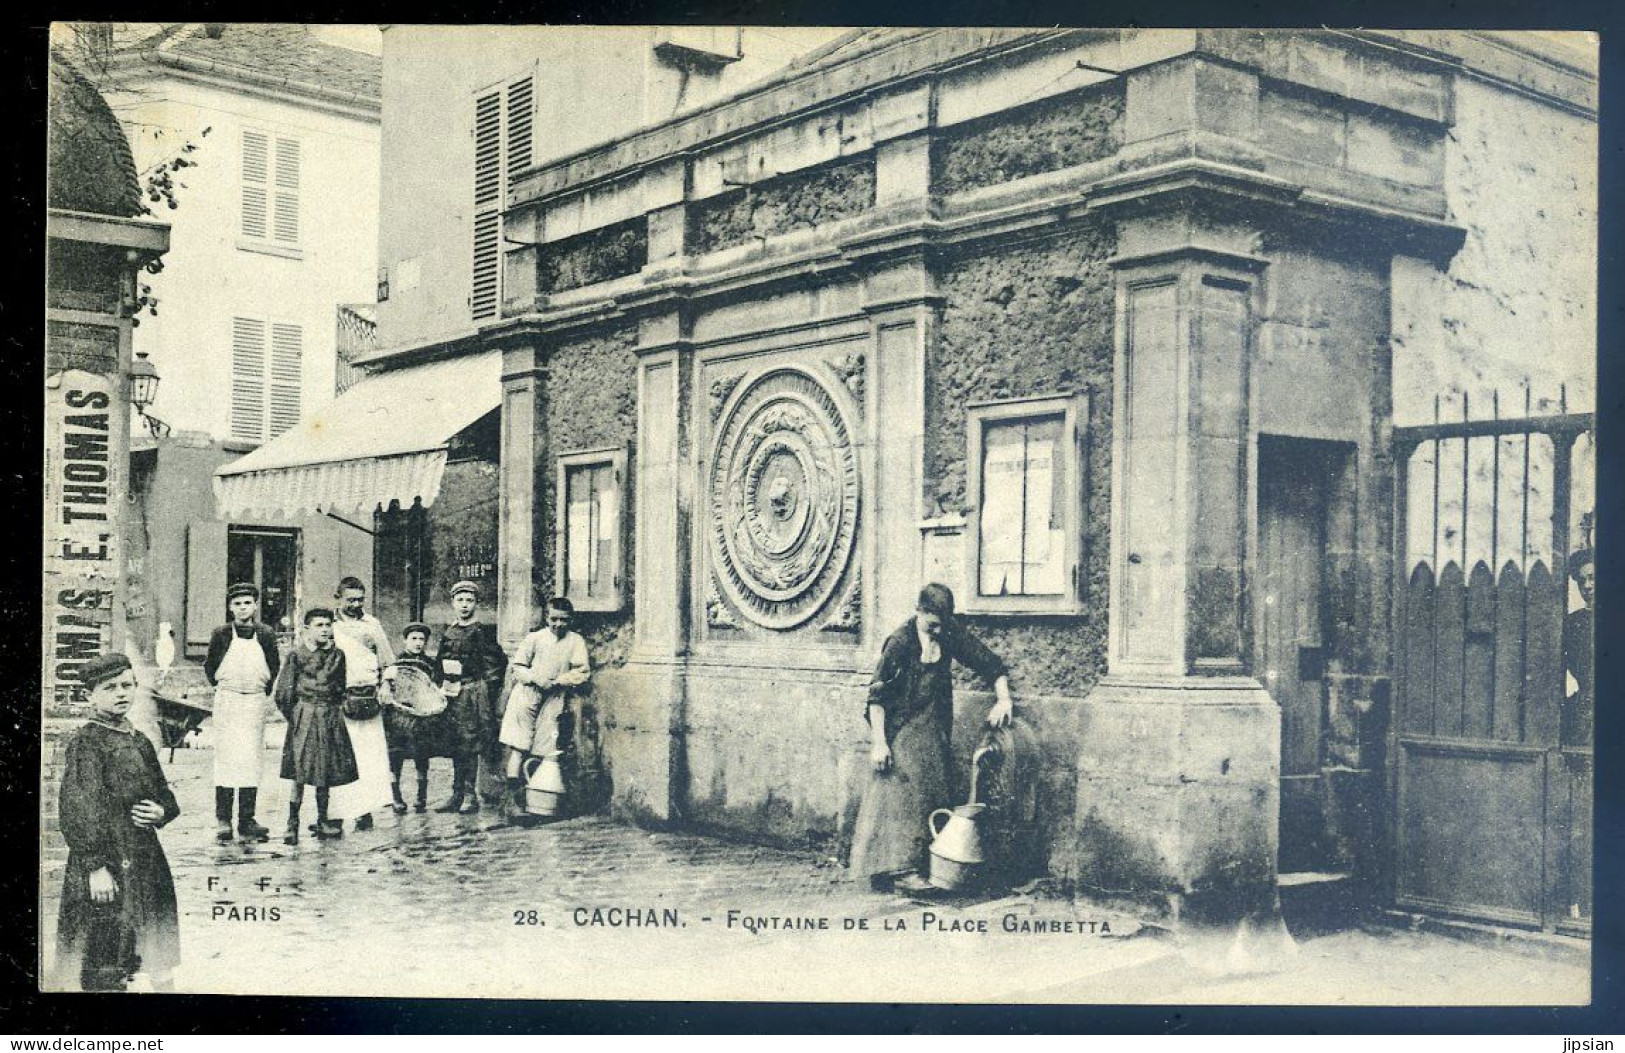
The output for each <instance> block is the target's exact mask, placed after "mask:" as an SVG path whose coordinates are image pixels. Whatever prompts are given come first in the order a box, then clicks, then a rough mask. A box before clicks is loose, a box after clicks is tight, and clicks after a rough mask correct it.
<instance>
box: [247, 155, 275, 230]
mask: <svg viewBox="0 0 1625 1053" xmlns="http://www.w3.org/2000/svg"><path fill="white" fill-rule="evenodd" d="M270 152H271V142H270V139H269V138H268V137H267V136H265V135H264V134H263V133H261V132H247V131H245V132H244V133H243V212H242V230H243V237H245V238H263V237H265V236H266V229H267V223H268V212H269V206H270V201H269V194H270V191H269V188H268V187H267V185H266V184H267V183H268V182H269V176H270V167H271V163H270Z"/></svg>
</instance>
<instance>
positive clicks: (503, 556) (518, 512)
mask: <svg viewBox="0 0 1625 1053" xmlns="http://www.w3.org/2000/svg"><path fill="white" fill-rule="evenodd" d="M501 427H502V440H501V441H502V448H501V454H500V457H501V461H500V467H499V473H500V474H499V486H500V497H499V500H498V503H497V524H498V525H497V530H498V538H499V539H500V540H499V544H500V550H499V552H498V556H497V635H498V638H499V639H500V640H501V642H502V645H503V646H504V647H506V648H509V649H511V648H513V647H516V646H518V644H519V641H520V640H522V639H524V637H525V634H526V633H528V632H530V630H531V629H532V628H533V626H534V623H535V619H536V614H537V603H538V600H537V596H536V571H537V568H538V567H540V566H541V564H542V561H543V559H544V558H545V552H544V546H545V545H546V540H547V536H548V535H547V530H546V524H543V523H539V522H537V517H538V516H539V515H540V512H541V507H542V502H541V497H542V493H541V487H542V486H543V485H545V476H546V471H547V465H548V456H547V383H546V366H545V363H544V353H543V350H542V349H541V348H540V347H538V346H536V345H534V344H532V345H526V346H519V347H510V348H508V349H506V350H505V351H504V352H503V355H502V416H501Z"/></svg>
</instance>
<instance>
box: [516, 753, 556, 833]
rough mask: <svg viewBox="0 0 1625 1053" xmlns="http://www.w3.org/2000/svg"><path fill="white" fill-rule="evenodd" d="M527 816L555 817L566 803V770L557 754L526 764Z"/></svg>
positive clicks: (537, 758)
mask: <svg viewBox="0 0 1625 1053" xmlns="http://www.w3.org/2000/svg"><path fill="white" fill-rule="evenodd" d="M524 773H525V814H527V815H536V816H544V817H546V816H555V815H558V814H559V806H560V805H561V804H562V803H563V802H564V769H562V768H560V767H559V754H558V753H557V752H553V753H548V754H544V755H543V756H540V757H532V758H530V759H529V760H527V761H526V762H525V766H524Z"/></svg>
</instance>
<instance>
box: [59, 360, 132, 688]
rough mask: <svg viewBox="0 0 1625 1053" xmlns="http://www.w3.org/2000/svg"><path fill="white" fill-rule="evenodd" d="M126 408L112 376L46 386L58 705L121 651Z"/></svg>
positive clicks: (78, 376) (63, 376) (79, 373)
mask: <svg viewBox="0 0 1625 1053" xmlns="http://www.w3.org/2000/svg"><path fill="white" fill-rule="evenodd" d="M119 410H120V404H119V401H118V391H117V385H116V382H115V379H114V378H113V377H110V376H104V375H101V374H97V373H87V372H85V371H83V370H78V369H70V370H67V371H65V372H62V373H56V374H53V375H52V376H51V377H49V378H47V380H46V382H45V476H44V478H45V524H44V527H45V529H44V543H45V551H44V583H45V596H44V611H45V655H44V678H45V679H44V683H45V691H46V696H47V697H48V698H50V699H51V700H52V701H53V702H55V703H56V704H58V705H63V704H67V703H70V702H73V701H75V700H76V699H77V696H78V687H79V669H80V667H81V666H82V665H83V664H84V663H85V662H87V661H89V660H90V659H91V658H93V657H95V656H96V655H97V654H98V653H100V652H102V651H106V650H109V649H111V648H112V647H113V646H114V634H113V620H114V619H113V613H114V612H113V609H114V604H115V592H116V584H117V581H118V560H119V552H118V547H119V532H118V514H119V505H118V502H119V501H120V500H121V499H122V494H123V492H124V487H123V479H122V476H123V472H122V470H121V469H122V466H121V465H120V464H119V463H118V458H116V457H114V456H113V451H114V450H115V449H117V448H120V446H121V444H116V443H114V441H113V440H114V438H115V436H116V435H117V430H116V429H118V428H123V427H127V426H128V425H127V424H126V423H125V416H124V414H123V413H121V412H119Z"/></svg>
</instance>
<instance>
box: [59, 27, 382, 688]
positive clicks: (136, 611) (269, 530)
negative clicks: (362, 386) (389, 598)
mask: <svg viewBox="0 0 1625 1053" xmlns="http://www.w3.org/2000/svg"><path fill="white" fill-rule="evenodd" d="M342 28H343V27H335V29H342ZM356 28H360V27H356ZM78 32H79V38H80V39H79V44H78V48H77V50H78V51H79V52H81V53H84V54H86V55H88V56H93V59H92V61H94V62H95V63H96V64H97V66H98V69H99V72H100V74H101V76H100V79H101V80H102V82H103V83H104V84H105V85H106V86H107V91H108V96H109V100H110V104H111V105H112V107H113V109H114V112H115V113H116V114H117V115H118V116H119V119H120V120H121V122H122V123H123V124H124V126H125V128H126V130H127V131H128V133H129V136H130V139H131V142H132V145H133V149H134V153H135V158H136V164H137V166H138V168H139V169H140V170H142V171H145V172H154V173H162V172H167V174H168V179H169V184H168V190H169V194H170V195H172V197H166V196H165V195H164V194H163V193H162V192H160V193H159V194H157V195H156V198H157V199H156V200H152V201H149V202H148V205H149V206H150V207H152V208H154V209H156V210H157V211H159V212H161V213H163V214H164V215H165V217H166V218H168V219H169V220H171V222H172V227H173V231H174V234H173V249H172V251H171V252H170V253H169V255H168V256H167V257H166V259H165V266H164V268H163V270H162V272H161V273H158V274H153V275H150V276H143V280H144V281H145V282H146V283H147V284H148V285H149V286H150V290H149V296H150V297H151V298H153V300H154V301H155V302H154V303H153V305H152V306H151V307H150V309H148V310H146V311H144V312H143V313H142V315H141V316H140V318H139V328H138V329H137V330H136V334H135V350H136V351H137V352H140V353H143V354H145V355H146V356H147V358H148V360H149V361H150V362H151V363H152V364H153V366H154V367H156V369H157V370H158V371H159V373H160V375H161V378H162V381H161V385H160V395H159V398H158V400H157V402H156V403H155V404H154V405H153V406H151V407H149V410H150V413H151V415H152V416H153V418H157V419H160V421H161V424H160V425H155V426H154V427H152V428H151V429H147V428H142V429H139V430H140V431H141V433H142V434H139V435H138V436H137V437H136V438H135V440H134V449H133V460H132V463H131V481H132V490H133V494H132V496H133V500H134V503H133V505H132V515H131V516H130V518H129V523H128V527H129V530H128V535H127V539H126V544H127V550H128V551H127V560H126V562H127V567H126V571H127V577H128V581H129V589H130V603H129V607H128V620H129V633H130V643H131V645H132V650H133V652H134V653H136V654H139V655H140V656H141V657H142V658H143V660H145V661H148V662H152V661H155V660H156V657H157V655H158V654H159V653H165V654H167V653H169V648H170V647H171V646H173V653H174V655H175V659H176V662H177V665H176V666H175V669H174V677H172V678H170V679H169V680H168V681H167V682H166V686H165V690H167V691H172V692H176V693H181V692H184V691H185V690H187V689H188V688H196V689H203V688H204V687H205V685H203V683H202V679H201V676H200V675H197V670H196V669H195V668H193V666H194V665H195V663H196V662H197V661H200V660H201V658H202V655H203V652H204V649H205V648H206V645H207V643H208V637H209V633H210V631H211V630H212V629H213V628H214V627H215V626H216V625H217V624H219V623H220V622H221V621H222V620H223V619H224V618H225V589H226V585H227V583H228V582H231V581H236V580H239V579H241V580H250V581H254V582H256V583H257V584H258V585H259V586H260V588H261V591H262V596H263V606H264V612H263V613H264V615H265V617H266V619H267V621H268V622H269V623H271V624H273V625H276V626H278V627H279V628H280V629H281V630H283V631H284V632H291V630H292V627H293V626H294V625H295V624H296V623H297V618H298V611H299V609H300V608H301V606H304V605H308V604H310V603H312V602H317V601H321V600H325V599H327V598H329V597H330V595H331V592H332V589H333V586H334V585H335V583H336V582H337V581H338V579H339V578H340V577H341V576H343V575H345V574H356V575H358V576H360V577H362V578H363V579H364V580H369V581H370V579H371V573H372V546H371V537H370V536H369V535H368V534H367V533H365V532H363V531H361V530H357V529H356V528H355V527H352V526H348V525H345V524H343V523H340V522H337V521H335V520H333V519H330V518H327V517H326V516H324V515H321V514H319V513H317V512H314V511H312V510H305V511H304V512H302V513H301V514H298V515H295V516H291V517H290V516H283V515H280V514H279V513H277V512H275V511H269V510H265V509H235V510H233V513H232V514H231V515H230V516H229V517H227V518H221V517H220V516H219V515H218V514H217V508H216V504H215V499H214V495H213V492H212V483H213V479H214V472H215V470H216V469H217V468H219V467H221V466H222V465H224V464H228V463H230V462H231V461H233V460H236V459H237V458H238V457H240V456H242V455H243V454H244V453H246V452H248V451H251V450H253V449H255V448H257V447H258V446H260V445H262V444H264V443H265V442H267V441H269V440H271V439H274V438H275V437H276V436H277V435H279V434H281V433H282V432H284V431H286V430H287V428H288V427H290V426H291V425H292V424H293V423H294V422H295V421H297V420H298V419H299V418H300V416H302V415H303V414H305V413H306V412H309V411H310V410H312V409H314V408H315V407H318V406H320V405H322V404H323V403H325V402H328V401H330V400H331V399H332V397H333V395H334V390H335V385H336V379H337V376H336V374H337V369H338V354H337V347H336V329H335V321H334V319H335V311H336V309H337V308H338V306H339V305H340V304H341V303H344V302H346V301H355V300H365V301H370V300H371V299H372V296H373V293H374V288H375V280H376V262H375V261H376V254H375V253H376V249H375V246H376V229H377V210H378V202H377V184H378V180H377V172H378V66H379V60H378V56H377V53H376V52H377V47H376V40H374V41H373V43H372V44H371V45H369V44H367V43H366V41H365V40H364V39H362V40H361V42H360V43H359V44H355V43H353V42H351V41H349V40H344V39H341V38H338V37H333V38H332V39H329V36H330V31H329V30H327V29H325V28H323V27H305V26H296V25H280V24H263V25H246V24H231V23H166V24H132V23H118V24H113V25H105V24H104V25H99V26H94V25H93V26H80V27H79V30H78ZM372 35H373V37H374V38H376V31H373V33H372ZM363 36H364V35H363ZM335 39H337V40H339V41H340V42H338V43H335V42H333V40H335ZM358 47H359V48H362V49H367V48H369V47H370V53H369V51H368V50H358V49H357V48H358ZM166 206H167V207H166ZM366 525H369V526H370V524H366Z"/></svg>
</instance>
